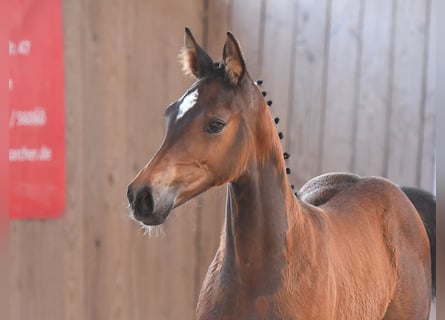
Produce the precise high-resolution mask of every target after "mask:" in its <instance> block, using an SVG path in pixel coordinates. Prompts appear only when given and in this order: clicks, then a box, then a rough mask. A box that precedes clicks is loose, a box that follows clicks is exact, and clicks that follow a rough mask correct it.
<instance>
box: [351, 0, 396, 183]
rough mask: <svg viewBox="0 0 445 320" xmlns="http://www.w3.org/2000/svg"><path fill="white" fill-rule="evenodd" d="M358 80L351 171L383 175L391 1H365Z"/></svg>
mask: <svg viewBox="0 0 445 320" xmlns="http://www.w3.org/2000/svg"><path fill="white" fill-rule="evenodd" d="M363 10H364V15H363V29H362V35H361V41H362V54H361V57H360V68H361V72H360V77H359V79H358V81H359V83H358V89H359V91H358V93H357V94H358V101H357V104H358V105H357V107H358V115H357V116H358V117H357V133H356V138H355V145H353V157H354V161H353V163H352V166H353V168H352V171H354V172H356V173H358V174H360V175H365V174H366V175H375V176H382V175H383V171H384V169H383V168H384V166H385V155H384V152H382V150H384V149H385V143H386V138H387V134H388V132H387V131H388V130H389V128H388V127H387V108H388V107H390V99H391V97H390V83H389V81H390V77H391V69H390V68H391V59H390V55H391V26H392V3H391V1H386V0H382V1H380V0H378V1H365V2H364V8H363Z"/></svg>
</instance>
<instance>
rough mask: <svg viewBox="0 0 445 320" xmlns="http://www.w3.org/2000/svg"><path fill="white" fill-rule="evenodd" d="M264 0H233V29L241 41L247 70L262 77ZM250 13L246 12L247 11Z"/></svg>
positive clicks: (254, 75) (252, 74) (253, 75)
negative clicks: (261, 32)
mask: <svg viewBox="0 0 445 320" xmlns="http://www.w3.org/2000/svg"><path fill="white" fill-rule="evenodd" d="M263 6H264V0H262V1H258V0H233V6H232V14H231V16H232V21H231V23H232V29H233V33H234V35H235V37H236V38H237V39H238V41H239V42H240V43H241V50H242V51H243V55H244V60H245V61H246V66H247V70H248V71H249V73H250V75H251V76H252V77H261V61H262V59H261V50H262V45H261V43H262V38H261V37H262V34H260V30H261V24H262V23H263V22H262V21H261V17H262V10H263ZM247 12H248V13H249V14H246V13H247Z"/></svg>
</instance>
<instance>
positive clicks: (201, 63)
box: [179, 27, 213, 79]
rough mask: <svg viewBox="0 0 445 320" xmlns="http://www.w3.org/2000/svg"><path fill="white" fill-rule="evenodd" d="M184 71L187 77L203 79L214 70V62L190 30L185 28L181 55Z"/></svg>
mask: <svg viewBox="0 0 445 320" xmlns="http://www.w3.org/2000/svg"><path fill="white" fill-rule="evenodd" d="M179 57H180V60H181V64H182V70H184V73H185V74H187V75H194V76H195V77H196V78H198V79H199V78H202V77H205V76H206V75H208V74H209V73H210V72H211V71H212V69H213V61H212V59H211V58H210V57H209V55H208V54H207V53H206V52H205V51H204V50H203V49H202V48H201V47H200V46H199V45H198V44H197V43H196V40H195V38H194V37H193V35H192V32H191V31H190V29H189V28H187V27H186V28H185V34H184V47H183V48H182V50H181V53H180V54H179Z"/></svg>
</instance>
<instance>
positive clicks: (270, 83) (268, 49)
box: [261, 0, 295, 148]
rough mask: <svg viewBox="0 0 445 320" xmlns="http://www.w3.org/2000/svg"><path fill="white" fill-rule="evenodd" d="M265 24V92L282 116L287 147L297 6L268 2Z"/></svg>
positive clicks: (283, 1)
mask: <svg viewBox="0 0 445 320" xmlns="http://www.w3.org/2000/svg"><path fill="white" fill-rule="evenodd" d="M264 10H265V21H264V22H263V23H264V35H263V39H264V40H263V47H262V48H261V50H262V52H263V53H262V68H261V70H262V76H261V78H262V79H263V80H264V85H263V87H262V90H265V91H266V92H267V93H268V96H267V97H266V99H267V100H269V99H271V100H272V101H273V105H272V107H271V111H272V114H273V115H274V117H278V118H279V119H280V122H279V123H278V126H277V127H278V130H279V131H282V132H283V133H284V139H283V141H282V144H283V147H284V148H285V147H287V144H286V142H287V141H288V140H289V137H288V134H287V133H288V132H289V128H288V121H286V119H287V118H288V111H289V104H290V99H291V92H290V90H291V83H290V79H291V78H293V75H294V74H293V70H292V68H291V66H292V65H293V61H292V59H293V56H292V53H293V51H294V48H293V42H292V39H293V36H294V18H295V5H292V3H289V1H287V0H279V1H272V0H268V1H266V3H265V9H264Z"/></svg>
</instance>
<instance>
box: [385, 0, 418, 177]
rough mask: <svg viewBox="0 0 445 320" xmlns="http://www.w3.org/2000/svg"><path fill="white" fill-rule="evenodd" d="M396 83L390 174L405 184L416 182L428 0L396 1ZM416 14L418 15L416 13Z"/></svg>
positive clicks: (394, 87) (390, 149)
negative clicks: (426, 0)
mask: <svg viewBox="0 0 445 320" xmlns="http://www.w3.org/2000/svg"><path fill="white" fill-rule="evenodd" d="M396 4H397V6H396V8H397V11H396V24H395V27H396V29H395V43H394V57H395V59H394V70H393V72H394V80H393V81H394V82H393V84H392V86H393V91H392V98H391V99H392V105H391V120H390V133H389V145H388V160H387V174H388V178H389V179H391V180H392V181H394V182H396V183H398V184H402V185H415V183H416V178H415V177H416V174H415V173H416V172H417V165H418V164H417V154H418V152H419V150H418V145H419V137H420V134H419V129H420V114H421V94H422V70H423V69H422V66H423V50H424V42H425V40H424V37H425V27H426V20H425V17H426V14H425V10H426V2H425V1H422V0H409V1H397V2H396ZM414 13H415V14H414Z"/></svg>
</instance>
